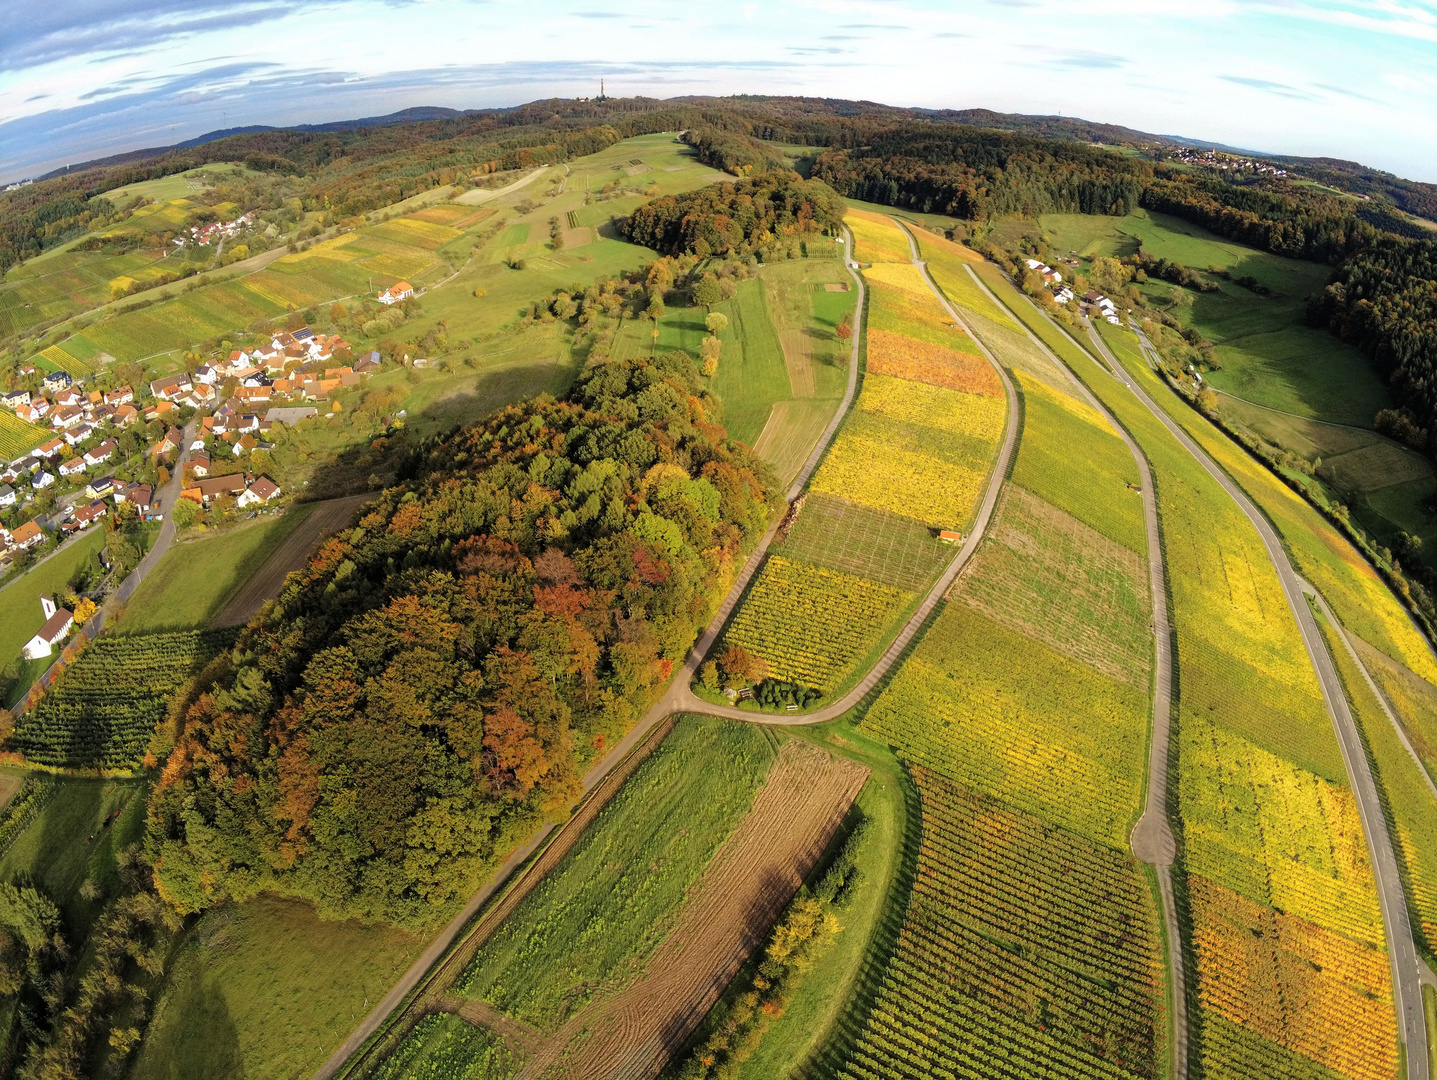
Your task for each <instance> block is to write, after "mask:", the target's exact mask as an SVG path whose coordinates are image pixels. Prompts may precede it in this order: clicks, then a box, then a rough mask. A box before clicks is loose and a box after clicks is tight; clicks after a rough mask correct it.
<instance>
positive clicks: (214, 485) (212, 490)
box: [180, 473, 247, 506]
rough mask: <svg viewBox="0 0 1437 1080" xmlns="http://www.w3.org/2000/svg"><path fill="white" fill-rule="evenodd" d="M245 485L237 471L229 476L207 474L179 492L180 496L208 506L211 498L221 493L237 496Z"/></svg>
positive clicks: (241, 493)
mask: <svg viewBox="0 0 1437 1080" xmlns="http://www.w3.org/2000/svg"><path fill="white" fill-rule="evenodd" d="M246 486H247V485H246V484H245V482H244V477H243V476H241V475H239V474H238V473H234V474H232V475H230V476H207V477H205V478H204V479H203V480H198V481H196V482H195V484H194V486H193V487H187V488H185V490H184V491H182V492H180V498H182V499H189V500H191V501H192V502H197V503H199V504H200V505H202V506H208V505H209V504H210V502H211V501H212V500H214V499H216V498H218V497H219V496H221V495H233V496H235V497H236V498H238V497H239V496H240V495H243V494H244V491H245V488H246Z"/></svg>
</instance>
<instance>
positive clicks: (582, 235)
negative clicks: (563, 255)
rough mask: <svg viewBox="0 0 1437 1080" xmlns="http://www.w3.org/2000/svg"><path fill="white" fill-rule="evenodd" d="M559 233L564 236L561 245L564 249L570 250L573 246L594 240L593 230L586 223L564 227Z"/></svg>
mask: <svg viewBox="0 0 1437 1080" xmlns="http://www.w3.org/2000/svg"><path fill="white" fill-rule="evenodd" d="M560 235H562V236H563V237H564V243H563V245H562V248H563V250H564V251H572V250H573V249H574V248H581V247H584V246H586V245H588V244H592V243H593V242H594V230H593V229H591V228H589V227H588V226H587V225H580V226H579V227H578V228H574V229H565V230H564V231H563V232H562V233H561V234H560Z"/></svg>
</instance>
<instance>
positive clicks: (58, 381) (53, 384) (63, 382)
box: [42, 371, 75, 393]
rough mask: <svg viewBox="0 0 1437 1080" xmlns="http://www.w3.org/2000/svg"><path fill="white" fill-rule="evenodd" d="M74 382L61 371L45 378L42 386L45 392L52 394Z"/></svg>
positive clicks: (51, 373)
mask: <svg viewBox="0 0 1437 1080" xmlns="http://www.w3.org/2000/svg"><path fill="white" fill-rule="evenodd" d="M74 381H75V380H74V379H72V378H70V376H69V375H67V374H66V373H65V372H63V371H52V372H50V373H49V374H48V375H46V376H45V381H44V383H43V384H42V385H43V386H44V387H45V389H46V390H49V391H51V392H52V393H54V392H58V391H60V390H64V389H65V388H66V387H67V386H69V385H70V384H71V383H72V382H74Z"/></svg>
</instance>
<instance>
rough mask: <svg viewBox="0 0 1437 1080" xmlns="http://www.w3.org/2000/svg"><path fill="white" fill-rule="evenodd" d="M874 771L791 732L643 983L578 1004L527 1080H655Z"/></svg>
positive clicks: (522, 1079)
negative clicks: (793, 736)
mask: <svg viewBox="0 0 1437 1080" xmlns="http://www.w3.org/2000/svg"><path fill="white" fill-rule="evenodd" d="M867 777H868V770H867V769H865V768H864V767H863V766H861V765H859V764H857V763H855V762H852V761H847V760H843V759H835V758H831V757H829V756H828V755H827V754H825V753H824V752H823V751H821V750H818V749H817V748H815V747H813V746H811V745H810V744H808V743H802V742H798V741H796V740H795V741H792V742H789V743H787V744H786V745H785V746H784V748H783V750H782V751H781V752H780V753H779V757H778V760H777V761H776V762H775V763H774V765H773V769H772V771H771V772H770V773H769V777H768V781H767V783H765V784H764V786H763V788H762V789H761V790H760V791H759V793H758V795H757V797H756V798H755V799H754V803H753V808H752V809H751V810H750V811H749V812H748V814H747V815H746V816H745V817H744V819H743V821H741V822H740V823H739V826H738V828H737V829H735V830H734V832H733V834H732V835H731V836H730V837H729V838H728V840H727V841H725V843H724V845H723V847H721V848H720V849H719V852H718V854H717V855H715V856H714V861H713V863H712V864H711V865H710V866H709V868H708V869H707V870H706V871H705V872H704V875H703V877H702V878H701V879H700V881H699V883H698V885H697V886H696V887H695V888H694V891H693V893H692V895H691V896H690V897H689V899H688V901H687V902H686V903H685V905H684V908H683V911H682V912H681V913H680V914H679V920H678V923H677V924H676V925H675V926H674V928H673V931H672V932H671V933H670V934H669V936H668V937H667V938H666V939H665V941H664V943H663V944H662V945H660V946H659V948H658V950H657V951H656V952H655V953H654V956H653V959H652V960H650V962H649V966H648V971H647V973H646V975H645V977H644V979H643V981H642V982H639V983H637V984H635V985H633V986H631V987H629V988H628V989H627V990H624V991H623V992H622V993H619V994H616V995H614V996H613V997H611V998H609V999H607V1000H602V1001H598V1002H596V1003H594V1004H593V1005H591V1006H589V1007H588V1008H586V1009H584V1010H582V1011H580V1012H579V1013H578V1014H577V1015H575V1016H574V1017H573V1018H572V1019H570V1020H569V1022H568V1023H567V1024H565V1025H564V1026H563V1028H561V1029H560V1031H559V1034H558V1035H557V1036H556V1037H555V1038H554V1039H553V1040H552V1041H551V1042H550V1043H549V1045H548V1046H547V1047H546V1048H545V1049H544V1050H543V1051H541V1052H540V1053H539V1054H538V1055H537V1056H535V1057H534V1058H533V1059H532V1060H531V1061H530V1062H529V1063H528V1064H527V1065H526V1066H525V1067H524V1068H523V1070H522V1071H521V1072H520V1073H519V1080H539V1078H540V1077H543V1078H545V1080H560V1078H562V1080H651V1078H653V1077H656V1076H658V1074H659V1073H660V1072H661V1071H662V1069H663V1068H664V1065H665V1064H666V1063H667V1062H668V1059H669V1057H670V1056H671V1055H672V1054H673V1053H674V1052H675V1051H676V1050H677V1049H678V1048H679V1047H681V1046H682V1045H683V1044H684V1042H685V1041H686V1040H687V1039H688V1037H689V1036H690V1035H691V1034H692V1033H693V1031H694V1029H695V1028H697V1027H698V1025H699V1022H700V1021H701V1020H702V1019H703V1018H704V1016H705V1015H706V1014H707V1012H708V1010H709V1009H710V1008H712V1006H713V1004H714V1002H715V1001H717V1000H718V997H719V995H720V994H722V993H723V990H724V988H725V987H726V986H727V985H728V984H729V981H730V980H731V979H732V978H733V977H734V975H735V974H736V973H737V972H738V969H739V968H740V967H741V966H742V965H743V963H744V961H745V960H746V959H747V958H748V956H749V955H750V954H751V953H752V952H753V950H754V949H756V948H758V947H759V946H760V945H761V944H762V942H763V941H764V939H765V937H766V936H767V934H768V931H769V928H770V927H771V926H772V925H773V923H774V920H775V919H777V918H778V916H779V914H780V913H781V912H782V911H783V908H784V906H785V905H786V904H787V903H788V902H789V900H791V899H792V898H793V895H794V893H796V892H797V891H798V887H799V886H800V885H801V884H802V883H803V879H804V877H806V876H807V874H808V873H809V871H810V870H812V869H813V867H814V865H815V864H816V863H817V862H818V859H819V858H820V857H821V856H822V854H823V851H824V849H825V848H826V847H827V846H828V844H829V843H830V841H831V840H832V839H833V836H834V834H835V832H836V831H837V829H838V826H839V824H840V823H841V822H842V820H843V816H844V814H845V813H847V811H848V807H849V806H850V805H851V804H852V802H853V800H854V798H855V797H857V795H858V792H859V789H860V788H862V787H863V784H864V782H865V780H866V779H867Z"/></svg>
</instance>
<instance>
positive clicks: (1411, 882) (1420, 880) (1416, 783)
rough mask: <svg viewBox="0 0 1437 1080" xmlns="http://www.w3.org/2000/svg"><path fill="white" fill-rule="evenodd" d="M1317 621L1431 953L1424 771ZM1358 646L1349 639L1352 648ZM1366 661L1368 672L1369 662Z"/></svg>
mask: <svg viewBox="0 0 1437 1080" xmlns="http://www.w3.org/2000/svg"><path fill="white" fill-rule="evenodd" d="M1317 622H1318V625H1319V626H1320V627H1321V628H1322V633H1323V635H1324V637H1326V639H1327V647H1328V651H1329V652H1331V654H1332V657H1333V659H1334V660H1335V661H1336V664H1337V670H1338V673H1339V674H1340V675H1341V677H1342V682H1343V686H1344V688H1345V689H1346V691H1347V698H1348V701H1350V702H1351V704H1352V715H1353V717H1354V718H1355V719H1356V720H1357V723H1358V725H1359V726H1360V728H1361V730H1362V736H1363V738H1364V739H1365V740H1366V742H1367V746H1368V748H1369V749H1370V751H1371V754H1372V762H1373V765H1374V766H1375V767H1376V774H1377V776H1378V778H1379V780H1380V785H1381V789H1382V792H1383V795H1384V796H1385V801H1386V804H1387V807H1388V810H1389V811H1390V813H1391V815H1392V818H1391V820H1392V833H1393V835H1394V837H1395V838H1396V843H1395V847H1396V854H1397V857H1398V859H1399V860H1400V862H1401V864H1402V867H1403V869H1404V871H1405V873H1404V875H1403V876H1404V882H1403V884H1404V886H1405V891H1406V893H1407V906H1408V910H1409V911H1410V912H1411V919H1412V925H1413V927H1414V928H1415V929H1416V930H1417V932H1418V934H1419V938H1418V940H1419V942H1420V943H1422V944H1425V946H1426V950H1427V952H1428V953H1429V954H1433V953H1437V799H1434V797H1433V794H1432V788H1431V786H1430V780H1429V779H1428V777H1427V776H1426V775H1424V770H1423V768H1422V766H1421V765H1419V764H1418V763H1417V762H1416V761H1414V760H1413V759H1412V755H1411V754H1409V753H1408V752H1407V748H1406V747H1405V746H1403V744H1402V740H1401V739H1400V737H1399V736H1398V733H1397V732H1396V731H1395V730H1394V729H1393V727H1392V723H1391V721H1390V720H1389V719H1388V718H1387V715H1386V713H1384V712H1383V710H1382V704H1381V702H1379V701H1378V699H1377V697H1376V696H1375V695H1374V694H1373V693H1372V689H1371V687H1370V686H1368V684H1367V680H1365V679H1364V678H1363V677H1362V673H1361V672H1360V671H1359V670H1358V669H1357V665H1356V664H1355V663H1354V662H1353V660H1352V657H1351V655H1350V654H1349V653H1348V651H1347V648H1346V646H1345V644H1344V643H1343V641H1342V638H1341V636H1340V635H1339V633H1338V631H1337V628H1336V627H1334V626H1333V625H1332V623H1330V622H1329V621H1328V620H1327V619H1326V618H1323V617H1319V618H1318V620H1317ZM1360 647H1361V646H1360V645H1356V644H1355V648H1360ZM1359 655H1360V654H1359ZM1366 666H1367V667H1368V670H1369V672H1371V668H1372V665H1371V663H1370V662H1369V663H1368V664H1367V665H1366ZM1374 681H1375V679H1374ZM1379 685H1380V684H1379ZM1389 698H1390V695H1389ZM1394 711H1396V710H1394ZM1400 722H1401V720H1400V714H1399V723H1400Z"/></svg>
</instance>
